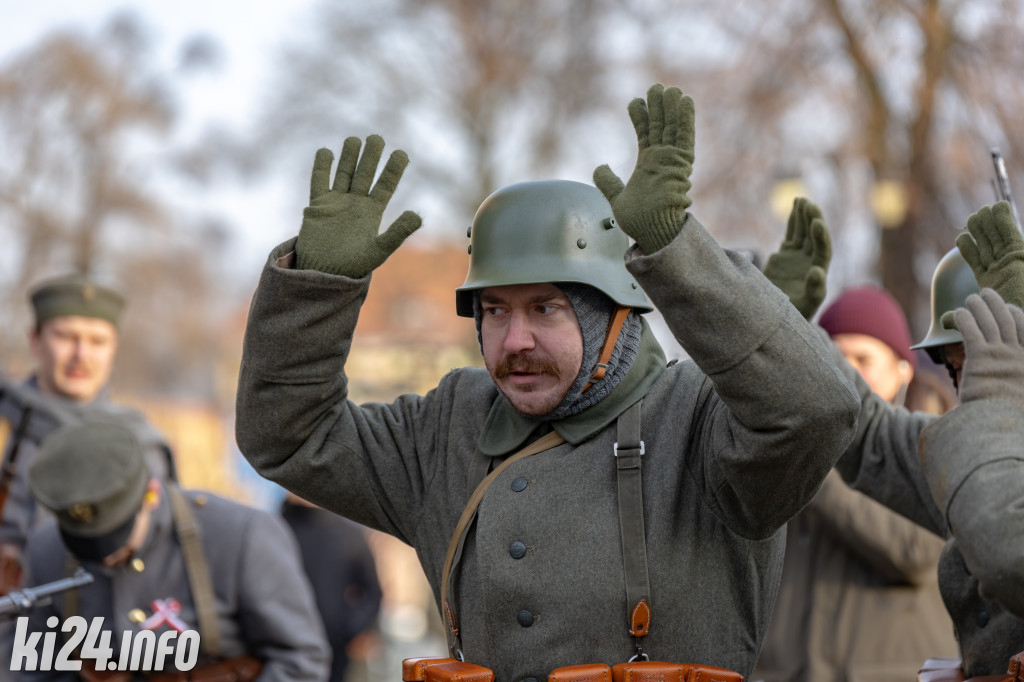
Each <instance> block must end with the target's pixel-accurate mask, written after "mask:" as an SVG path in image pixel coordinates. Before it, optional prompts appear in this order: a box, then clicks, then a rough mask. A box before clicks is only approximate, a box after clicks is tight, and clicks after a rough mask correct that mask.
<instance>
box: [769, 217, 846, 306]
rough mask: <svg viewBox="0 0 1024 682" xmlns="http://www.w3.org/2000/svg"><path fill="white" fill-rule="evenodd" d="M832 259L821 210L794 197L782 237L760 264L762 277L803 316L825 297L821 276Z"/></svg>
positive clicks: (830, 241) (825, 272) (829, 239)
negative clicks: (762, 268) (772, 251)
mask: <svg viewBox="0 0 1024 682" xmlns="http://www.w3.org/2000/svg"><path fill="white" fill-rule="evenodd" d="M831 261H832V239H831V237H829V233H828V227H826V226H825V221H824V219H823V218H822V217H821V209H819V208H818V207H817V206H815V205H814V204H813V203H812V202H811V201H810V200H808V199H804V198H803V197H798V198H797V199H795V200H794V201H793V210H792V211H791V212H790V214H789V222H788V224H787V225H786V238H785V239H783V240H782V245H781V246H780V247H779V250H778V251H776V252H775V253H773V254H772V255H771V256H770V257H769V258H768V262H767V263H766V264H765V266H764V276H765V277H767V278H768V280H769V281H771V283H772V284H774V285H775V286H777V287H778V288H779V289H781V290H782V293H784V294H786V296H788V297H789V300H790V302H791V303H792V304H793V305H794V306H796V309H797V310H799V311H800V314H801V315H803V316H804V319H806V320H810V319H811V318H812V317H814V313H816V312H818V306H820V305H821V302H822V301H824V300H825V276H826V274H827V272H828V265H829V263H830V262H831Z"/></svg>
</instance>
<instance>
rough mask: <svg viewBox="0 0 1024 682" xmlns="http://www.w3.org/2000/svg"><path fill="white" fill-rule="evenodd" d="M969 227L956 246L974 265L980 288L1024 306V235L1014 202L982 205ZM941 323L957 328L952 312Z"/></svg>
mask: <svg viewBox="0 0 1024 682" xmlns="http://www.w3.org/2000/svg"><path fill="white" fill-rule="evenodd" d="M966 229H967V231H966V232H964V233H962V234H960V236H958V237H957V238H956V245H957V248H959V249H960V254H961V255H962V256H963V257H964V260H965V261H967V264H968V265H970V266H971V270H972V271H973V272H974V278H975V279H977V280H978V288H980V289H986V288H987V289H994V290H995V291H996V292H998V293H999V296H1000V297H1001V298H1002V299H1003V300H1004V301H1006V302H1007V303H1012V304H1013V305H1015V306H1017V307H1018V308H1024V236H1022V235H1021V233H1020V230H1019V229H1018V228H1017V224H1016V223H1015V222H1014V221H1013V211H1012V210H1011V209H1010V202H1008V201H1000V202H997V203H995V204H993V205H991V206H983V207H981V208H980V209H978V210H977V211H976V212H974V213H972V214H971V217H970V218H968V219H967V228H966ZM941 323H942V326H943V327H944V328H946V329H952V328H953V326H954V325H955V320H954V318H953V314H952V311H949V312H946V313H945V314H944V315H943V316H942V319H941Z"/></svg>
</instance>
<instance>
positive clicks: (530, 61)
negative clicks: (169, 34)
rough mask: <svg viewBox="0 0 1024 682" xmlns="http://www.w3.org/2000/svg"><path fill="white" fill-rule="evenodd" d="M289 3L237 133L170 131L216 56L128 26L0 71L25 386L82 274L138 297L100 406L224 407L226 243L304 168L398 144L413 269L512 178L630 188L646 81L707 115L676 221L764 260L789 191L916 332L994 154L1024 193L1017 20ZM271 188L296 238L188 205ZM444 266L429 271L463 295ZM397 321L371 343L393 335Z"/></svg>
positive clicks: (866, 11) (968, 7) (856, 12)
mask: <svg viewBox="0 0 1024 682" xmlns="http://www.w3.org/2000/svg"><path fill="white" fill-rule="evenodd" d="M305 11H306V12H307V15H306V16H305V17H304V18H303V22H304V26H303V30H301V31H297V32H295V33H293V34H289V35H282V36H281V38H280V50H279V53H278V54H277V55H276V59H275V61H274V63H275V65H276V66H275V68H274V69H273V70H272V71H270V72H268V73H266V74H265V78H264V83H263V86H262V87H263V93H262V95H261V96H260V99H259V101H260V105H259V107H257V110H255V111H253V112H251V113H252V116H251V125H249V126H248V127H247V128H245V129H242V128H239V127H235V128H231V129H225V128H223V127H218V126H217V124H216V123H215V122H211V123H210V125H209V126H207V127H203V128H201V129H199V130H196V129H191V130H190V131H189V133H188V134H183V132H182V129H181V121H182V118H183V115H184V114H185V113H187V108H188V106H189V101H188V100H186V99H182V98H181V97H180V96H179V95H180V92H181V90H182V88H183V84H185V83H187V82H188V80H189V79H193V78H196V77H198V76H197V74H202V73H203V71H204V70H207V69H215V68H217V64H218V59H219V54H220V51H219V46H218V43H217V37H216V35H212V36H210V37H206V38H195V39H190V40H186V41H185V42H184V43H183V44H182V45H180V46H179V48H178V51H177V54H178V59H177V62H176V63H174V64H170V65H169V64H167V63H166V62H161V61H158V60H156V59H154V56H153V53H154V49H153V42H154V41H153V39H152V36H151V34H150V33H149V31H148V29H147V19H146V14H145V11H144V10H140V11H137V12H131V11H128V12H121V13H117V14H114V15H112V16H111V17H110V19H109V20H108V21H107V23H106V24H105V25H104V27H103V28H102V30H99V31H97V32H94V33H85V32H82V31H76V30H75V29H74V28H73V27H71V28H68V29H66V30H57V31H54V32H53V33H51V34H48V35H45V36H42V37H41V38H40V39H39V40H38V42H37V43H35V44H33V45H31V46H30V47H28V48H27V49H25V50H23V51H21V52H20V53H18V54H16V55H14V56H12V57H10V58H9V59H7V60H6V61H4V62H3V63H0V238H2V240H3V243H4V246H5V248H4V249H3V252H2V254H0V297H2V299H3V301H4V302H5V319H6V320H7V323H6V324H4V325H3V328H2V330H0V357H3V364H2V365H0V369H2V370H3V371H4V372H6V373H10V374H14V375H17V374H19V373H23V372H26V371H28V369H29V368H30V363H29V360H28V358H27V356H26V353H27V348H26V344H25V328H26V326H27V324H28V314H27V313H28V311H27V306H26V305H25V292H26V289H27V288H28V287H29V286H30V285H31V284H32V283H33V282H35V281H38V280H39V279H40V278H42V277H43V276H46V275H51V274H56V273H59V272H63V271H66V270H70V269H79V270H85V271H89V272H92V273H94V274H96V275H97V276H99V277H101V278H104V279H107V280H109V281H111V282H112V283H114V284H116V285H118V286H120V287H121V288H123V289H124V290H125V291H126V292H128V293H129V297H130V300H131V314H130V315H129V316H127V317H126V322H125V328H124V334H123V351H122V354H121V356H120V359H119V364H118V371H117V374H116V377H115V387H118V388H120V389H121V390H123V391H125V392H131V393H141V394H156V395H162V396H168V395H170V396H185V397H190V398H195V399H201V400H209V401H216V402H217V403H218V404H221V405H223V406H225V409H230V405H231V404H232V401H233V395H232V391H233V379H234V370H235V369H237V367H235V366H233V365H234V363H237V358H238V353H239V347H238V344H239V338H240V332H241V328H242V326H243V324H244V315H245V307H246V305H247V302H248V297H249V295H250V294H251V291H252V288H253V287H254V286H255V282H256V279H257V277H258V271H257V268H258V265H257V266H255V267H253V268H251V269H246V270H244V271H242V272H239V271H238V268H237V265H238V261H239V258H238V254H239V252H240V250H241V248H242V247H241V246H240V244H242V243H244V242H245V240H246V239H251V238H253V237H254V236H255V235H261V236H262V238H264V239H266V238H267V237H266V236H267V235H272V238H271V239H270V240H269V241H267V242H266V243H267V244H268V245H272V244H273V243H276V242H277V241H281V240H283V239H285V238H287V237H288V236H290V235H291V234H294V232H295V230H296V228H297V225H298V222H299V217H300V215H301V209H302V207H303V200H304V196H303V194H304V192H305V191H306V190H305V188H306V186H307V183H308V172H309V171H308V169H309V166H310V163H311V161H312V157H313V153H314V151H315V149H316V148H317V147H320V146H328V147H331V148H332V149H334V150H335V152H337V150H338V148H340V144H341V141H342V140H343V139H344V137H346V136H348V135H357V136H360V137H364V136H365V135H367V134H369V133H371V132H378V133H380V134H382V135H383V136H384V138H385V140H386V141H387V143H388V146H389V149H394V148H402V149H405V150H406V151H408V153H409V155H410V157H411V159H412V164H411V165H410V167H409V169H408V171H407V172H406V176H405V178H404V179H403V182H402V186H401V187H400V189H399V191H398V194H397V196H396V197H395V199H394V200H393V202H392V204H393V205H392V207H391V208H390V209H389V213H392V214H394V215H397V213H398V212H399V211H400V210H403V209H405V208H412V209H414V210H417V211H419V212H420V213H421V214H422V215H423V217H424V222H425V227H424V228H423V229H422V230H421V231H420V233H418V234H417V235H415V236H414V237H413V238H412V239H411V240H410V245H409V248H410V250H415V249H426V250H429V249H442V250H444V249H450V250H451V249H454V250H461V251H462V252H463V253H464V249H465V244H466V238H465V233H466V226H467V225H468V224H469V223H470V222H471V220H472V216H473V212H474V210H475V208H476V206H477V205H478V204H479V203H480V201H481V200H482V199H483V198H484V197H485V196H486V195H487V194H489V193H490V192H491V191H493V190H494V189H497V188H498V187H501V186H502V185H505V184H508V183H511V182H516V181H520V180H524V179H536V178H542V177H562V178H570V179H575V180H580V181H584V182H589V181H590V174H591V172H592V170H593V168H594V167H595V166H597V165H599V164H601V163H610V164H611V166H612V167H613V169H615V170H616V171H617V172H618V173H619V174H620V175H623V176H626V175H628V173H629V171H630V169H631V166H632V163H633V160H634V157H635V138H634V136H633V132H632V128H631V125H630V123H629V119H628V116H627V114H626V104H627V103H628V101H629V100H630V99H631V98H632V97H635V96H643V94H644V92H645V90H646V88H647V87H648V86H649V85H650V84H651V83H653V82H663V83H666V84H675V85H678V86H680V87H681V88H682V89H683V90H684V92H686V93H688V94H690V95H692V96H693V97H694V99H695V101H696V105H697V149H696V164H695V170H694V175H693V183H694V186H693V192H692V195H693V198H694V205H693V207H692V211H693V212H694V213H695V214H696V215H697V216H698V217H699V218H700V219H701V221H702V222H703V223H704V224H705V225H706V226H707V227H708V228H709V230H710V231H711V232H712V233H713V234H714V235H715V236H716V237H717V238H718V239H719V241H720V242H721V243H722V244H723V245H725V246H727V247H732V248H739V249H745V250H748V251H751V252H753V253H754V254H756V255H758V256H760V258H762V259H763V258H764V257H766V256H767V255H768V254H769V253H770V252H771V251H773V250H774V249H775V248H776V246H777V245H778V243H779V242H780V241H781V239H782V236H783V233H784V229H785V228H784V224H785V223H784V221H785V215H786V213H787V212H788V207H789V203H790V202H791V200H792V197H793V195H794V194H795V193H801V194H805V195H807V196H809V197H810V198H812V199H813V200H814V201H816V202H817V203H819V204H820V205H821V207H822V209H823V211H824V214H825V216H826V219H827V221H828V223H829V226H830V228H831V230H832V234H833V241H834V242H835V246H836V256H835V259H834V261H833V267H832V270H831V272H830V275H829V287H830V292H831V293H832V294H835V293H837V292H839V291H840V290H841V289H843V288H845V287H846V286H850V285H854V284H859V283H864V282H875V283H878V284H882V285H884V286H885V287H887V288H889V289H890V290H891V291H892V292H893V293H894V295H896V297H897V299H898V300H899V301H900V302H901V304H902V305H903V306H904V308H905V309H906V312H907V313H908V316H909V317H910V320H911V326H912V330H913V333H914V335H915V336H920V335H923V333H924V332H925V330H926V328H927V323H928V305H927V302H928V285H929V282H930V278H931V272H932V269H933V267H934V265H935V263H937V261H938V259H939V258H940V257H941V255H942V254H943V253H945V252H946V251H947V250H948V249H950V248H951V247H952V246H953V240H954V238H955V235H956V231H957V229H958V228H959V227H960V226H962V225H963V224H964V223H965V221H966V219H967V216H968V215H969V214H970V213H971V212H972V211H974V210H976V209H977V208H978V207H980V206H981V205H983V204H987V203H991V202H992V201H993V200H994V194H993V190H992V187H991V177H992V167H991V160H990V156H989V150H990V148H991V147H994V146H995V147H999V148H1000V149H1001V150H1002V152H1003V154H1004V155H1005V156H1006V158H1007V162H1008V167H1009V170H1010V177H1011V182H1012V184H1014V185H1019V186H1020V185H1021V182H1020V176H1021V172H1022V170H1024V159H1022V154H1024V138H1022V130H1021V127H1020V126H1019V125H1017V119H1018V116H1017V113H1018V112H1019V111H1021V105H1022V103H1024V81H1022V79H1021V78H1020V77H1019V75H1020V74H1021V73H1022V72H1024V48H1022V45H1021V40H1020V36H1021V35H1022V32H1024V31H1022V29H1024V6H1022V4H1021V3H1019V2H1016V1H1011V0H969V1H968V0H962V1H959V2H953V1H948V0H945V1H943V0H858V1H856V2H854V1H852V0H779V1H778V2H773V3H746V2H745V3H724V2H723V3H705V2H698V1H697V0H635V1H633V2H627V1H625V0H590V1H588V2H582V1H571V0H549V1H547V2H543V3H542V2H531V3H507V2H499V1H498V0H475V1H469V0H378V1H376V2H373V3H355V2H329V1H327V0H322V1H320V2H314V3H312V4H311V5H309V7H308V8H307V9H306V10H305ZM268 178H272V179H273V182H274V183H278V184H280V185H282V186H284V185H286V186H287V187H288V190H287V195H288V196H289V197H292V198H294V202H293V203H294V212H293V214H294V216H295V219H294V220H293V221H292V222H291V223H290V224H262V225H261V224H254V222H258V221H253V220H252V218H251V217H247V218H244V219H243V218H241V217H240V216H237V215H230V214H225V213H223V212H218V211H217V210H216V209H215V208H214V209H210V208H209V206H210V202H206V203H204V204H202V205H201V206H200V203H199V202H196V201H193V198H192V197H194V196H198V195H199V194H200V193H202V194H203V195H204V196H209V195H211V194H215V193H216V192H217V191H218V188H219V187H221V186H224V185H227V184H231V183H235V184H236V185H237V183H243V186H244V183H246V182H255V181H256V180H257V179H259V180H260V181H262V182H268ZM257 198H258V197H256V196H255V190H254V198H253V200H254V201H255V200H256V199H257ZM268 218H269V215H268ZM387 219H390V218H389V217H388V216H386V220H387ZM445 262H449V261H447V260H446V261H445ZM460 269H461V268H460V267H458V266H455V267H454V270H455V272H454V273H452V272H446V273H443V276H444V277H450V278H452V279H453V281H455V283H456V284H457V283H458V282H459V281H460V280H461V277H462V276H463V274H464V269H461V272H460V271H459V270H460ZM401 276H402V274H401V273H398V274H396V277H399V278H401ZM417 276H418V277H421V278H422V277H431V276H432V274H431V272H430V269H429V268H426V269H425V270H424V271H421V272H418V274H417ZM438 276H439V277H441V276H442V274H441V273H439V274H438ZM411 287H415V282H413V283H411V284H410V288H411ZM389 305H390V303H389ZM451 312H452V311H447V312H445V311H444V309H443V306H442V307H439V308H438V314H437V316H436V319H435V320H433V324H434V325H436V326H438V327H444V326H447V325H455V324H457V321H455V319H454V315H453V314H450V313H451ZM392 317H393V319H392V321H391V324H392V325H393V328H391V327H387V326H385V327H384V328H383V330H382V331H381V332H380V339H382V340H384V339H387V338H388V335H389V334H391V335H395V334H398V333H399V332H400V328H401V326H402V325H403V324H404V320H405V319H406V317H407V316H405V315H399V314H396V315H393V316H392ZM412 317H415V316H412ZM422 323H423V321H422V320H419V321H418V322H417V324H422ZM470 332H471V330H470ZM469 335H470V336H471V333H470V334H469ZM460 338H462V337H460ZM459 343H462V345H464V346H468V348H469V350H470V351H471V350H472V348H473V340H472V338H470V339H469V341H468V342H466V341H465V339H464V338H463V340H462V341H460V342H459ZM470 355H471V354H470Z"/></svg>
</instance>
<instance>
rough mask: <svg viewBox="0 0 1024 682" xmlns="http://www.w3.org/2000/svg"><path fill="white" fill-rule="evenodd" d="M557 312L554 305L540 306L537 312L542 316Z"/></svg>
mask: <svg viewBox="0 0 1024 682" xmlns="http://www.w3.org/2000/svg"><path fill="white" fill-rule="evenodd" d="M555 310H557V307H556V306H553V305H539V306H537V312H538V313H540V314H541V315H548V314H550V313H553V312H555Z"/></svg>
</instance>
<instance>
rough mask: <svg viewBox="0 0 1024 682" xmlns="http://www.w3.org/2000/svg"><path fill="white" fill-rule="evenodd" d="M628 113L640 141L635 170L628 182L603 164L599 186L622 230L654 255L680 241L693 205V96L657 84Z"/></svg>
mask: <svg viewBox="0 0 1024 682" xmlns="http://www.w3.org/2000/svg"><path fill="white" fill-rule="evenodd" d="M629 117H630V119H632V121H633V127H634V128H635V129H636V136H637V142H638V143H639V152H638V154H637V159H636V168H635V169H634V170H633V174H632V175H631V176H630V178H629V181H628V182H627V183H626V184H625V185H623V184H622V180H620V179H619V177H618V176H617V175H616V174H615V173H614V172H612V170H611V168H609V167H608V166H607V165H603V166H599V167H598V168H597V169H596V170H594V184H595V185H596V186H597V188H598V189H600V190H601V192H602V193H603V194H604V195H605V197H606V198H607V199H608V202H609V203H610V204H611V205H612V211H613V212H614V214H615V220H616V221H617V222H618V223H619V226H620V227H621V228H622V231H623V232H625V233H626V234H627V235H629V236H630V237H632V238H633V239H634V240H636V243H637V244H638V245H639V246H640V248H641V249H643V250H644V252H645V253H648V254H650V253H654V252H655V251H657V250H658V249H660V248H662V247H663V246H665V245H667V244H668V243H669V242H671V241H672V240H673V239H675V237H676V235H677V234H679V231H680V230H681V229H682V227H683V221H684V220H685V218H686V209H687V208H689V206H690V204H691V203H692V202H691V200H690V198H689V197H688V196H687V195H686V193H687V192H689V191H690V172H691V170H692V169H693V142H694V109H693V100H692V99H690V98H689V97H684V96H683V93H682V91H680V90H679V88H674V87H672V88H667V89H666V88H665V87H664V86H662V85H661V84H655V85H653V86H651V88H650V89H649V90H648V91H647V101H646V102H644V100H642V99H640V98H636V99H634V100H633V101H632V102H630V103H629Z"/></svg>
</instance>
